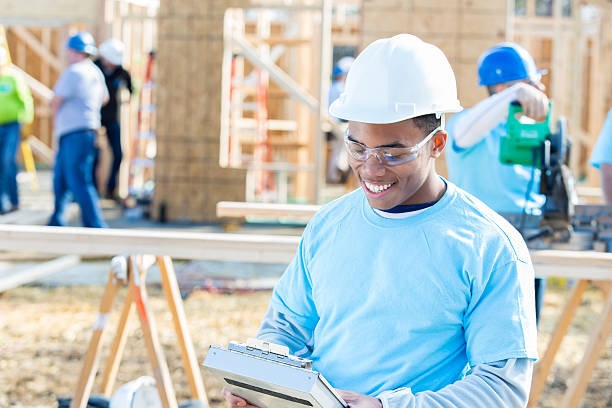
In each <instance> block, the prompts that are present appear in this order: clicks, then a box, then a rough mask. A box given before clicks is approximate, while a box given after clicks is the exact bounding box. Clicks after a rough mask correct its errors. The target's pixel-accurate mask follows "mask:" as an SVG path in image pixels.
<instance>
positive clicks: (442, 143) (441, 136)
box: [431, 130, 448, 159]
mask: <svg viewBox="0 0 612 408" xmlns="http://www.w3.org/2000/svg"><path fill="white" fill-rule="evenodd" d="M447 136H448V134H447V133H446V131H444V130H440V131H438V132H437V133H436V134H435V135H434V137H433V139H432V142H433V143H432V149H431V157H433V158H434V159H437V158H438V157H440V155H441V154H442V151H443V150H444V148H445V147H446V138H447Z"/></svg>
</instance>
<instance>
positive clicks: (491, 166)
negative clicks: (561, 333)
mask: <svg viewBox="0 0 612 408" xmlns="http://www.w3.org/2000/svg"><path fill="white" fill-rule="evenodd" d="M544 73H546V71H543V70H538V69H537V68H536V65H535V62H534V61H533V58H532V57H531V55H530V54H529V53H528V52H527V50H525V49H524V48H523V47H521V46H520V45H518V44H515V43H502V44H498V45H496V46H494V47H491V48H489V49H488V50H486V51H485V52H484V53H483V54H482V55H481V57H480V59H479V61H478V77H479V85H481V86H486V87H487V91H488V93H489V97H488V98H486V99H484V100H482V101H480V102H479V103H477V104H476V105H474V107H472V108H471V109H466V110H464V111H463V112H461V113H459V114H457V115H454V116H453V117H452V118H451V119H450V120H449V123H448V135H449V142H450V143H449V145H450V146H449V148H448V149H446V164H447V167H448V175H449V179H450V180H451V181H453V182H454V183H456V184H457V185H458V186H459V187H461V188H463V189H465V190H466V191H467V192H469V193H471V194H473V195H475V196H476V197H477V198H479V199H480V200H482V201H483V202H484V203H485V204H487V205H488V206H489V207H491V208H492V209H493V210H495V211H497V212H498V213H500V214H502V215H506V214H508V215H516V214H522V213H526V214H529V215H536V216H539V215H541V207H542V206H543V205H544V202H545V201H546V197H545V196H544V195H542V194H539V191H540V170H539V169H537V168H534V167H529V166H521V165H508V164H502V163H501V161H500V160H499V147H500V140H501V138H502V137H503V136H506V119H507V115H508V107H509V105H510V103H511V102H512V101H515V100H517V101H518V102H519V103H520V104H521V106H522V107H523V111H524V113H525V115H526V116H528V117H529V118H533V119H536V120H542V119H544V118H545V117H546V114H547V113H548V97H547V96H546V94H545V93H544V89H545V87H544V85H543V84H542V82H540V79H541V77H542V74H544ZM521 232H523V231H521ZM545 288H546V280H545V279H536V280H535V296H536V318H537V319H539V316H540V310H541V307H542V302H543V297H544V292H545Z"/></svg>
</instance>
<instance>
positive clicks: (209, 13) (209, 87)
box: [153, 0, 248, 222]
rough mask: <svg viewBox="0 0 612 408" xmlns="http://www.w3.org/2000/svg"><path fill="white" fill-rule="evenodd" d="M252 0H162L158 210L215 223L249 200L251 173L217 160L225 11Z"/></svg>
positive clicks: (179, 217)
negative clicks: (226, 209) (219, 206)
mask: <svg viewBox="0 0 612 408" xmlns="http://www.w3.org/2000/svg"><path fill="white" fill-rule="evenodd" d="M247 6H248V2H247V1H219V0H216V1H189V0H176V1H162V2H161V5H160V10H159V18H158V23H159V36H158V57H157V61H158V63H157V85H158V86H157V88H156V90H157V95H156V101H157V102H156V103H157V120H156V135H157V157H156V168H155V196H154V201H153V203H154V209H153V210H154V211H153V212H154V216H155V217H156V218H158V219H159V218H165V219H167V220H174V221H177V220H178V221H181V220H184V221H191V222H211V221H215V220H216V215H215V212H216V209H215V205H216V203H217V202H218V201H222V200H235V201H244V199H245V171H244V170H238V169H228V168H221V167H220V166H219V147H220V138H219V132H220V126H221V67H222V56H223V16H224V13H225V10H226V9H227V8H228V7H247Z"/></svg>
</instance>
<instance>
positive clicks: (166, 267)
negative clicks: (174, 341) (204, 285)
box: [157, 256, 208, 403]
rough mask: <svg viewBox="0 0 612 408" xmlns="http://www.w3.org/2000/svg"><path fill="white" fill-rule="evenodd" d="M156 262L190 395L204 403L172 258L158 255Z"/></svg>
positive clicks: (204, 394)
mask: <svg viewBox="0 0 612 408" xmlns="http://www.w3.org/2000/svg"><path fill="white" fill-rule="evenodd" d="M157 264H158V266H159V269H160V276H161V279H162V288H163V290H164V293H165V295H166V300H167V301H168V306H169V307H170V313H171V314H172V321H173V322H174V331H175V333H176V336H177V338H178V343H179V347H180V349H181V357H182V359H183V365H184V368H185V374H186V375H187V381H188V383H189V390H190V391H191V397H192V398H193V399H196V400H199V401H202V402H204V403H206V402H207V401H208V399H207V397H206V391H205V390H204V383H203V382H202V375H201V374H200V369H199V366H198V361H197V358H196V354H195V350H194V349H193V341H192V340H191V336H190V335H189V328H188V326H187V317H186V316H185V310H184V309H183V303H182V301H181V293H180V291H179V287H178V283H177V281H176V274H175V273H174V266H173V265H172V260H171V259H170V257H167V256H160V257H159V258H157Z"/></svg>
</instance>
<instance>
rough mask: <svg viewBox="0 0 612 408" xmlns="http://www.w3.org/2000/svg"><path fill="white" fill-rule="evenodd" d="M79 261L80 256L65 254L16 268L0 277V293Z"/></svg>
mask: <svg viewBox="0 0 612 408" xmlns="http://www.w3.org/2000/svg"><path fill="white" fill-rule="evenodd" d="M79 262H81V258H80V257H78V256H74V255H66V256H62V257H61V258H57V259H54V260H52V261H49V262H44V263H42V264H38V265H34V266H31V267H28V268H26V269H18V270H15V272H14V273H13V274H11V275H9V276H6V277H3V278H0V293H1V292H4V291H5V290H9V289H13V288H16V287H18V286H21V285H25V284H26V283H30V282H35V281H37V280H39V279H41V278H43V277H45V276H47V275H50V274H52V273H55V272H59V271H61V270H64V269H67V268H70V267H71V266H74V265H77V264H78V263H79Z"/></svg>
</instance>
